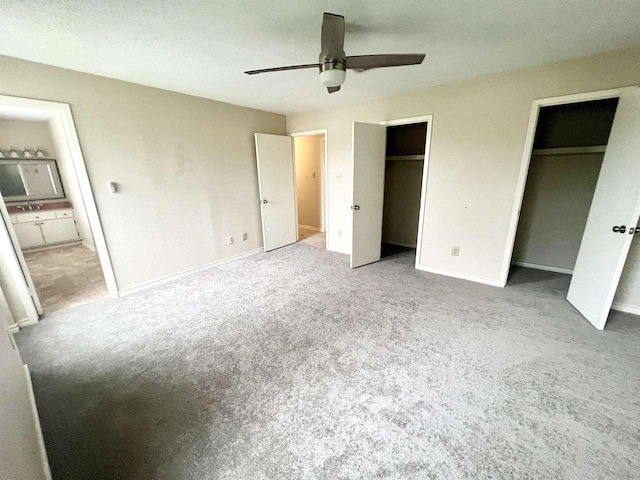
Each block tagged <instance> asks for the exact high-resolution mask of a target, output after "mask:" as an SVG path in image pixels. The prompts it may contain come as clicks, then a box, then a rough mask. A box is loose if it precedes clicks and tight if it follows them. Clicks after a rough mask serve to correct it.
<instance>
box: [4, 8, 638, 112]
mask: <svg viewBox="0 0 640 480" xmlns="http://www.w3.org/2000/svg"><path fill="white" fill-rule="evenodd" d="M323 11H328V12H332V13H338V14H343V15H345V16H346V20H347V34H346V40H345V51H346V53H347V55H360V54H374V53H419V52H424V53H426V54H427V58H426V60H425V62H424V64H423V65H420V66H414V67H401V68H392V69H386V70H385V69H380V70H372V71H370V72H366V73H361V74H357V73H354V72H349V73H348V74H347V80H346V83H345V85H344V86H343V88H342V90H341V91H340V92H338V93H335V94H332V95H329V94H328V93H327V92H326V90H325V89H323V88H322V87H321V85H320V81H319V79H318V74H317V71H316V70H300V71H292V72H282V73H271V74H264V75H258V76H252V77H249V76H247V75H244V74H243V73H242V72H243V71H244V70H248V69H254V68H264V67H272V66H281V65H289V64H296V63H313V62H315V61H317V58H318V53H319V50H320V24H321V21H322V12H323ZM0 13H1V14H0V54H3V55H8V56H12V57H18V58H23V59H27V60H32V61H35V62H41V63H45V64H50V65H56V66H60V67H65V68H70V69H73V70H78V71H82V72H89V73H93V74H97V75H103V76H106V77H111V78H118V79H122V80H127V81H130V82H135V83H140V84H144V85H151V86H154V87H159V88H164V89H168V90H175V91H178V92H183V93H188V94H192V95H198V96H201V97H206V98H212V99H215V100H221V101H224V102H230V103H234V104H238V105H245V106H250V107H255V108H260V109H264V110H269V111H274V112H280V113H291V112H300V111H307V110H317V109H321V108H326V107H332V106H338V105H344V104H348V103H355V102H359V101H363V100H368V99H372V98H377V97H384V96H388V95H392V94H395V93H399V92H403V91H407V90H415V89H418V88H423V87H427V86H430V85H437V84H442V83H449V82H453V81H458V80H462V79H464V78H471V77H475V76H478V75H482V74H485V73H490V72H497V71H503V70H509V69H513V68H519V67H525V66H530V65H537V64H541V63H548V62H552V61H556V60H561V59H566V58H572V57H578V56H582V55H588V54H592V53H596V52H601V51H606V50H613V49H616V48H621V47H626V46H631V45H638V44H640V28H639V27H638V19H640V1H638V0H609V1H607V0H536V1H525V0H465V1H461V0H431V1H427V0H395V1H391V0H348V1H347V0H342V1H337V0H326V1H320V0H297V1H292V0H289V1H285V0H259V1H258V0H255V1H243V0H236V1H229V0H226V1H224V2H220V1H181V2H178V1H173V2H165V1H132V2H125V1H121V0H80V1H73V0H67V1H59V0H51V1H47V2H42V1H38V2H35V1H31V0H0ZM0 74H1V72H0ZM0 85H1V82H0ZM0 93H1V92H0Z"/></svg>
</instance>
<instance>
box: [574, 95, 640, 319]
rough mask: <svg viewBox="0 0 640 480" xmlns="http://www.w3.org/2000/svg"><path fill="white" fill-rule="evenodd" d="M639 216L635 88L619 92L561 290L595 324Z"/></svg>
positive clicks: (605, 309)
mask: <svg viewBox="0 0 640 480" xmlns="http://www.w3.org/2000/svg"><path fill="white" fill-rule="evenodd" d="M639 217H640V89H636V90H634V91H632V92H630V93H626V94H624V95H622V96H621V97H620V101H619V103H618V109H617V110H616V116H615V118H614V121H613V126H612V129H611V135H610V137H609V143H608V144H607V151H606V153H605V155H604V160H603V162H602V168H601V170H600V176H599V177H598V183H597V185H596V191H595V193H594V196H593V201H592V203H591V209H590V210H589V217H588V219H587V225H586V228H585V231H584V235H583V237H582V243H581V244H580V251H579V252H578V259H577V260H576V266H575V269H574V271H573V277H572V278H571V285H570V286H569V294H568V295H567V300H569V302H571V303H572V304H573V305H574V306H575V307H576V308H577V309H578V311H579V312H580V313H582V315H584V316H585V317H586V318H587V320H589V321H590V322H591V323H592V324H593V326H594V327H596V328H597V329H598V330H602V329H604V326H605V324H606V322H607V317H608V316H609V310H610V309H611V304H612V302H613V297H614V295H615V293H616V289H617V288H618V282H619V281H620V275H621V274H622V269H623V268H624V263H625V260H626V259H627V254H628V253H629V248H630V247H631V242H632V240H633V239H634V237H635V238H636V239H638V238H639V236H638V235H634V234H633V232H634V231H635V228H636V226H637V225H638V219H639ZM622 226H624V227H625V228H624V229H622V228H621V227H622ZM614 227H618V228H616V229H615V231H614ZM636 241H638V240H636Z"/></svg>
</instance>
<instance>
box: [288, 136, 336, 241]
mask: <svg viewBox="0 0 640 480" xmlns="http://www.w3.org/2000/svg"><path fill="white" fill-rule="evenodd" d="M318 135H323V136H324V155H323V158H322V164H321V165H320V170H321V175H322V178H321V179H320V181H321V183H320V190H321V192H322V200H321V202H320V220H321V221H320V224H321V226H322V227H321V231H322V232H324V233H325V238H326V249H327V250H331V247H330V246H329V239H330V238H331V235H329V225H330V222H329V209H328V205H327V199H328V195H329V181H328V180H329V161H328V158H329V157H328V155H329V130H328V129H326V128H323V129H319V130H309V131H305V132H296V133H290V134H289V136H290V137H292V138H293V139H294V149H293V154H294V160H295V139H296V138H297V137H315V136H318ZM293 172H294V181H295V179H296V175H297V172H296V169H295V165H294V169H293ZM297 221H298V193H297V189H296V222H297ZM296 228H297V226H296Z"/></svg>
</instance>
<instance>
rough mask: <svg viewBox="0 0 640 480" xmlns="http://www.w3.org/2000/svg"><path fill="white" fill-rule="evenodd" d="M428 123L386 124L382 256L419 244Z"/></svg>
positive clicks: (404, 251) (406, 251)
mask: <svg viewBox="0 0 640 480" xmlns="http://www.w3.org/2000/svg"><path fill="white" fill-rule="evenodd" d="M426 139H427V122H421V123H411V124H407V125H389V126H387V142H386V162H385V172H384V207H383V216H382V247H381V257H382V258H385V257H390V256H394V255H399V254H406V255H411V256H412V258H413V259H414V262H415V255H416V248H417V245H418V229H419V220H420V208H421V196H422V183H423V172H424V163H425V149H426Z"/></svg>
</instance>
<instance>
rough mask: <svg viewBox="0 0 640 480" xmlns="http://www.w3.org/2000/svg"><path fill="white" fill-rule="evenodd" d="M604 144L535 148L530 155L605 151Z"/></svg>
mask: <svg viewBox="0 0 640 480" xmlns="http://www.w3.org/2000/svg"><path fill="white" fill-rule="evenodd" d="M606 151H607V146H606V145H596V146H593V147H560V148H535V149H534V150H533V151H532V152H531V155H584V154H588V153H605V152H606Z"/></svg>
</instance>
